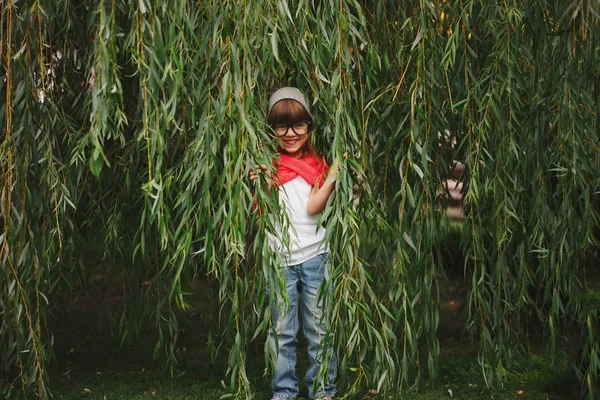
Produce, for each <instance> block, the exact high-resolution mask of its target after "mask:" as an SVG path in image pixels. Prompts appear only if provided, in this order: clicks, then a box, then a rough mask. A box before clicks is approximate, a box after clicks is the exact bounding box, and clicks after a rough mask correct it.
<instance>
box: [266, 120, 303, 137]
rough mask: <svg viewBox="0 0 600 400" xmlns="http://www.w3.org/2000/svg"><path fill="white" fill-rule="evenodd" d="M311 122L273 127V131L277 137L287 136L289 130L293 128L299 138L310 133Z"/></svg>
mask: <svg viewBox="0 0 600 400" xmlns="http://www.w3.org/2000/svg"><path fill="white" fill-rule="evenodd" d="M310 124H311V122H310V121H298V122H293V123H291V124H277V125H275V126H273V131H275V134H276V135H277V136H285V135H286V134H287V133H288V130H289V129H290V128H292V131H293V132H294V133H295V134H296V135H298V136H304V135H306V134H308V132H309V131H310Z"/></svg>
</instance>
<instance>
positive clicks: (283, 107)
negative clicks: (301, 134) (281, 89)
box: [267, 99, 325, 163]
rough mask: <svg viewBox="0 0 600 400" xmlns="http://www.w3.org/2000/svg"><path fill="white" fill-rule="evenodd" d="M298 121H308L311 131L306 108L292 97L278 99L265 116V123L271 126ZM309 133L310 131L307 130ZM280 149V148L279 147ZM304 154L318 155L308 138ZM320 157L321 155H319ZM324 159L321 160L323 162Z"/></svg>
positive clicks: (309, 118)
mask: <svg viewBox="0 0 600 400" xmlns="http://www.w3.org/2000/svg"><path fill="white" fill-rule="evenodd" d="M298 121H310V122H311V126H310V128H309V129H310V130H311V131H312V128H313V127H312V122H313V120H312V118H311V117H310V114H309V113H308V111H306V108H304V106H303V105H302V104H300V103H298V102H297V101H296V100H292V99H283V100H280V101H278V102H277V103H275V104H274V105H273V108H271V112H270V113H269V115H268V116H267V123H268V124H269V125H271V126H275V125H277V124H289V123H292V122H298ZM309 133H310V131H309ZM279 151H281V149H279ZM303 151H304V154H312V155H314V156H318V154H317V152H316V151H315V149H314V148H313V147H312V146H311V145H310V140H307V141H306V144H305V145H304V149H303ZM319 158H321V159H322V157H319ZM324 162H325V160H323V163H324Z"/></svg>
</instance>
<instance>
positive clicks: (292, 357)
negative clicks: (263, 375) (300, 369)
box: [269, 267, 300, 400]
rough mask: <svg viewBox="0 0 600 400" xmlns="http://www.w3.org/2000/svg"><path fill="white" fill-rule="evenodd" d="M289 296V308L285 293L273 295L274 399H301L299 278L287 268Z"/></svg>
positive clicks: (276, 289) (270, 335) (272, 349)
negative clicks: (298, 354) (299, 394)
mask: <svg viewBox="0 0 600 400" xmlns="http://www.w3.org/2000/svg"><path fill="white" fill-rule="evenodd" d="M285 274H286V292H287V300H288V302H289V304H286V302H285V296H284V294H283V293H277V291H278V288H275V289H274V291H275V293H273V292H271V293H270V296H269V297H270V302H271V319H272V323H273V329H274V332H273V331H271V332H270V334H269V342H270V348H271V354H274V355H275V356H276V357H277V364H276V367H275V368H276V369H275V371H273V379H272V380H271V389H272V390H273V397H276V398H279V399H282V400H284V399H285V400H288V399H290V400H292V399H296V398H297V397H298V393H299V391H300V390H299V387H298V378H297V377H296V345H297V343H298V329H299V327H298V325H299V321H298V275H297V272H296V271H295V269H294V267H286V268H285Z"/></svg>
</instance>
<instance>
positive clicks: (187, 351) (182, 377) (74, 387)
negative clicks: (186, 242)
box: [51, 314, 579, 400]
mask: <svg viewBox="0 0 600 400" xmlns="http://www.w3.org/2000/svg"><path fill="white" fill-rule="evenodd" d="M198 325H199V324H198V320H197V318H195V317H194V316H187V317H185V316H184V317H182V326H183V332H182V337H181V340H180V343H181V347H180V348H179V352H180V354H181V363H180V365H179V366H178V369H177V370H176V371H175V372H174V374H173V376H171V375H170V374H169V373H168V372H165V371H164V370H163V368H162V366H161V364H160V362H157V361H154V360H152V357H151V353H152V347H153V345H154V338H153V337H152V335H150V334H147V335H142V336H141V338H140V339H141V340H140V341H138V342H137V343H135V344H133V345H131V346H127V347H126V348H124V349H121V350H119V346H118V343H117V341H116V339H111V338H110V337H107V336H106V335H104V334H103V332H102V331H100V330H99V329H98V328H97V323H96V322H95V319H94V316H93V315H86V314H80V315H77V316H74V317H72V318H70V321H67V322H65V321H64V320H61V325H60V327H55V330H56V332H55V333H56V342H55V345H56V355H57V357H56V362H55V363H54V365H53V367H52V368H53V371H52V382H51V386H52V388H53V393H54V396H55V398H56V399H60V400H82V399H83V400H86V399H89V400H95V399H99V400H104V399H107V400H138V399H165V400H175V399H177V400H196V399H197V400H217V399H221V398H227V396H228V395H231V392H230V391H229V390H228V389H227V386H228V384H229V381H228V377H227V376H226V365H225V361H224V359H225V354H223V356H222V357H218V358H217V359H216V360H215V362H214V363H211V361H210V359H211V356H212V349H211V346H210V345H207V343H209V340H208V338H209V337H208V336H207V334H206V333H205V331H204V330H203V329H199V328H201V327H199V326H198ZM261 346H262V345H261V344H260V343H258V344H256V345H254V347H253V348H252V349H251V351H250V355H249V357H250V361H249V368H248V370H249V377H250V379H251V383H252V386H253V389H254V390H255V395H256V396H255V398H256V399H270V395H271V393H270V390H269V378H268V377H267V376H265V375H264V362H263V359H262V349H261ZM442 346H443V349H442V355H441V370H440V376H439V378H438V380H437V381H436V382H435V383H425V384H423V385H422V386H421V388H420V389H419V390H418V391H417V392H405V393H385V394H380V395H379V396H378V397H376V399H381V400H383V399H388V400H403V399H407V400H408V399H411V400H441V399H556V400H566V399H572V398H579V395H578V394H577V396H574V395H573V393H578V384H577V383H576V381H575V378H574V377H573V374H572V373H571V372H570V369H569V367H568V365H567V364H568V362H567V357H566V356H562V357H558V359H557V361H556V362H555V363H551V362H550V361H549V360H547V359H546V358H545V357H543V356H540V355H532V356H530V357H528V358H522V359H520V360H519V361H518V362H516V363H515V364H514V365H512V366H511V368H507V369H506V370H505V371H503V375H504V384H503V387H499V388H495V389H493V390H488V389H486V386H485V383H484V382H483V380H482V378H481V374H480V368H479V366H478V364H477V358H476V345H471V344H469V343H464V342H457V341H450V342H447V343H446V345H445V346H444V341H443V340H442ZM223 353H226V352H223ZM305 361H306V360H299V364H300V365H303V364H305ZM299 373H300V374H301V373H302V371H299ZM366 392H367V388H365V390H364V391H363V392H362V393H366ZM347 398H349V399H359V400H360V399H361V398H362V394H359V395H356V396H348V397H347ZM302 399H303V400H308V397H307V396H306V393H304V397H303V398H302Z"/></svg>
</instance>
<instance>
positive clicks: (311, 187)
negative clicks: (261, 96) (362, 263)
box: [250, 87, 337, 400]
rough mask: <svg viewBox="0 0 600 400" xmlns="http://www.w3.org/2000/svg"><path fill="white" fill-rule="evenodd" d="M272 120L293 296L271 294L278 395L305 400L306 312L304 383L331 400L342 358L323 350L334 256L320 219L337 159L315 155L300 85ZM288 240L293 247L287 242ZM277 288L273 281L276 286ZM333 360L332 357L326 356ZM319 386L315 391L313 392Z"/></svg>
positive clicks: (272, 107) (277, 245) (283, 94)
mask: <svg viewBox="0 0 600 400" xmlns="http://www.w3.org/2000/svg"><path fill="white" fill-rule="evenodd" d="M267 122H268V124H269V125H270V126H271V128H272V130H273V134H274V135H275V136H276V138H277V140H278V145H279V152H280V158H279V160H275V161H274V164H275V166H276V173H275V176H273V177H270V178H269V179H268V182H270V183H269V185H272V186H273V187H276V188H277V189H278V190H279V196H280V200H281V205H282V209H283V210H285V212H286V214H287V219H288V221H289V225H286V226H285V227H282V225H281V224H275V227H276V228H275V229H276V237H273V238H271V240H270V244H271V248H272V249H273V250H275V251H278V252H280V253H281V256H282V257H281V259H282V260H283V265H282V266H283V267H284V268H285V286H286V291H287V300H288V301H285V300H284V299H285V296H283V295H282V294H279V295H278V294H277V293H271V294H270V298H271V315H272V322H273V327H274V328H273V333H272V334H271V335H270V337H269V341H270V346H271V350H272V352H273V354H276V356H277V364H276V368H275V371H274V375H273V379H272V381H271V387H272V389H273V399H272V400H292V399H296V398H297V397H298V393H299V388H298V378H297V377H296V373H295V369H296V345H297V342H298V328H299V318H298V313H299V312H300V315H301V316H302V326H303V331H304V336H305V337H306V340H307V342H308V359H309V367H308V370H307V371H306V375H305V381H306V385H307V386H308V393H309V396H310V398H311V399H321V400H331V399H333V395H334V394H335V385H334V380H335V374H336V360H335V357H334V356H333V353H332V352H331V351H329V352H328V353H327V354H323V349H322V346H321V342H322V341H323V340H324V339H325V333H326V330H327V326H326V324H327V319H326V318H325V304H324V301H323V299H319V287H320V286H321V283H322V282H323V281H324V279H325V277H326V276H327V277H329V276H330V275H331V265H330V262H329V253H328V249H327V245H326V244H325V241H324V238H325V229H324V228H323V227H322V226H320V225H319V224H318V220H319V216H320V213H321V211H323V209H324V208H325V205H326V204H327V200H328V198H329V196H330V195H331V193H332V192H333V189H334V188H335V175H336V172H337V164H336V163H335V162H334V164H333V166H332V167H331V168H328V167H327V164H326V163H325V160H324V159H323V158H321V157H319V156H317V154H316V153H315V151H314V149H313V148H312V147H311V145H310V143H309V141H308V137H309V134H310V133H311V132H312V128H313V123H314V120H313V117H312V114H311V112H310V107H309V104H308V101H307V99H306V97H305V96H304V95H303V94H302V92H300V91H299V90H298V89H296V88H292V87H285V88H282V89H279V90H277V91H276V92H275V93H273V94H272V96H271V98H270V100H269V113H268V117H267ZM261 172H262V173H266V172H268V169H267V167H266V166H260V167H259V166H255V169H254V170H253V171H251V172H250V180H252V181H254V180H256V179H257V178H258V175H257V174H259V173H261ZM282 238H289V245H286V244H285V242H286V240H285V239H283V240H282ZM277 286H278V285H274V287H275V289H274V290H277ZM324 358H326V360H325V359H324ZM325 361H326V363H327V364H328V371H327V376H326V377H325V379H320V380H319V381H318V382H316V385H315V381H316V380H317V379H318V375H319V369H320V365H321V363H323V362H325ZM313 388H316V392H315V393H313Z"/></svg>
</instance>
